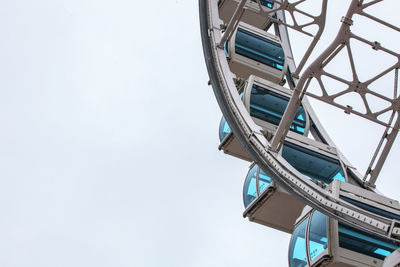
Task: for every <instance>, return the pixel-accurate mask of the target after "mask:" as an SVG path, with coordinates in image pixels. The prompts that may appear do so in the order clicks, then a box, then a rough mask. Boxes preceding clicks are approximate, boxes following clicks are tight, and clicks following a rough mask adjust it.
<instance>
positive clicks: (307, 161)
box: [282, 141, 346, 184]
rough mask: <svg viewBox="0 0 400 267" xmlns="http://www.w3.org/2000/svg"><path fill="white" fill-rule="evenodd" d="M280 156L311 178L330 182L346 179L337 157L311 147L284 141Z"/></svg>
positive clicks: (326, 182)
mask: <svg viewBox="0 0 400 267" xmlns="http://www.w3.org/2000/svg"><path fill="white" fill-rule="evenodd" d="M282 157H283V158H284V159H286V160H287V162H289V163H290V165H292V166H293V167H294V168H296V169H297V170H298V171H299V172H301V173H302V174H304V175H306V176H308V177H310V178H311V179H313V180H318V181H320V182H323V183H325V184H330V183H331V182H332V181H333V180H340V181H342V182H345V181H346V178H345V174H344V170H343V168H342V166H341V164H340V161H339V160H338V159H335V158H332V157H329V156H326V155H324V154H321V153H318V152H316V151H313V150H311V149H308V148H305V147H302V146H299V145H296V144H293V143H290V142H287V141H285V142H284V145H283V148H282Z"/></svg>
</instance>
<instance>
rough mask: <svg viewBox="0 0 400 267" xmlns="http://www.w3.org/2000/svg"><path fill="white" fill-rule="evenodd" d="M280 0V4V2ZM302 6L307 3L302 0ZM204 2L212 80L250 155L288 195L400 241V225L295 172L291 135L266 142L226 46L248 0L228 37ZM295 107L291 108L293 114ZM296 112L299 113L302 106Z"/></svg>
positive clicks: (211, 0)
mask: <svg viewBox="0 0 400 267" xmlns="http://www.w3.org/2000/svg"><path fill="white" fill-rule="evenodd" d="M303 1H304V0H303ZM274 2H278V1H276V0H274ZM285 2H287V1H283V2H282V3H285ZM298 2H302V0H300V1H298ZM323 3H325V1H323ZM199 4H200V26H201V35H202V42H203V50H204V54H205V60H206V64H207V68H208V72H209V76H210V81H211V84H212V85H213V89H214V92H215V95H216V97H217V100H218V102H219V104H220V107H221V109H222V112H223V114H224V116H225V118H226V120H227V121H228V123H229V125H230V126H231V129H232V131H233V132H234V134H235V137H236V138H238V140H239V142H240V144H241V145H242V146H243V147H244V148H245V149H246V151H247V152H248V153H249V156H251V158H252V159H253V160H254V161H255V162H256V163H257V164H258V165H259V166H260V167H261V168H262V169H263V170H264V171H265V172H266V173H267V175H269V176H270V177H272V179H274V180H275V182H277V183H279V184H280V185H282V186H283V187H284V189H285V190H286V191H288V192H289V193H291V194H294V195H296V196H297V197H299V198H300V199H302V200H303V201H305V202H306V203H307V204H309V205H311V206H312V207H314V208H316V209H318V210H320V211H322V212H323V213H325V214H327V215H328V216H330V217H332V218H335V219H337V220H340V221H342V222H345V223H347V224H350V225H352V226H353V227H355V228H358V229H361V230H363V231H367V232H371V233H374V234H376V235H379V236H383V237H388V238H391V239H393V240H397V241H400V224H399V222H396V221H395V220H391V219H387V218H382V217H381V216H377V215H374V214H371V213H370V212H368V211H365V210H363V209H361V208H358V207H355V206H353V205H351V204H349V203H347V202H346V201H343V200H341V199H338V198H337V197H335V196H334V195H332V193H330V192H329V191H327V190H325V189H323V188H321V187H320V186H318V185H316V184H314V183H313V182H311V181H309V180H308V179H305V177H303V176H302V175H299V174H298V173H296V172H292V170H291V168H290V166H288V164H287V162H286V161H285V160H284V159H283V158H282V157H281V156H280V155H279V154H278V153H276V152H275V151H276V147H277V144H279V143H280V142H281V141H283V139H284V138H282V139H280V138H281V137H282V136H286V133H285V134H283V133H282V132H279V129H278V134H277V135H278V136H277V137H275V142H273V143H272V144H271V143H270V142H269V141H268V140H267V139H266V138H265V136H264V135H263V132H262V128H261V127H260V126H258V125H256V124H255V123H254V122H253V120H252V119H251V117H250V115H249V114H248V112H247V111H246V108H245V106H244V104H243V103H242V101H241V100H240V97H239V94H238V92H237V89H236V86H235V83H234V79H233V78H234V76H233V75H232V73H231V72H230V70H229V66H228V62H227V60H226V57H225V52H224V51H223V47H222V48H221V43H222V44H223V43H224V39H225V40H226V38H228V37H229V36H230V34H231V33H232V29H234V26H235V25H237V23H238V22H239V21H238V20H239V19H240V15H239V16H235V15H237V14H240V9H243V6H244V4H245V1H244V0H242V1H241V2H240V4H239V5H238V9H237V10H236V12H235V14H234V16H233V18H232V20H231V21H230V23H229V24H228V26H227V29H226V31H225V33H224V35H222V32H221V29H220V22H221V20H220V19H219V16H218V6H217V2H216V1H215V0H200V1H199ZM358 4H359V1H356V0H353V1H352V3H351V5H350V8H349V9H350V10H351V9H354V8H357V6H358ZM282 14H283V11H277V18H282V19H284V15H282ZM346 17H347V16H346ZM317 24H318V25H319V26H321V25H323V24H324V22H321V21H318V23H317ZM281 26H282V27H281ZM283 26H284V24H283V23H282V24H280V26H279V28H280V31H279V32H280V36H281V38H282V40H283V44H284V46H285V47H286V48H287V47H290V43H289V40H288V39H287V38H286V37H285V36H284V35H285V34H286V33H285V29H282V30H281V28H285V27H283ZM231 28H232V29H231ZM320 29H321V28H320ZM317 39H318V38H317ZM317 39H315V40H317ZM292 73H294V72H292ZM309 74H310V70H309V69H307V70H306V71H305V74H303V75H302V78H300V81H299V83H298V84H297V87H296V90H295V93H296V94H297V95H296V96H295V97H293V96H292V98H291V101H290V103H292V105H291V104H290V103H289V107H291V108H293V107H295V106H296V105H297V104H299V103H300V102H299V103H297V101H299V95H300V92H299V91H300V89H299V88H303V85H304V82H305V80H306V77H308V76H307V75H309ZM303 77H304V78H303ZM302 80H303V81H302ZM289 107H288V110H290V108H289ZM294 110H297V108H296V109H294ZM308 110H309V112H310V114H312V116H315V113H313V111H312V109H308ZM288 114H289V113H288V112H286V113H285V116H286V117H285V116H284V119H283V120H282V121H285V122H287V123H288V124H289V126H290V124H291V121H292V120H293V118H292V119H291V118H290V117H288V116H287V115H288ZM312 119H313V121H314V123H315V122H316V121H317V118H316V117H315V118H314V117H312ZM314 119H315V120H314ZM319 126H320V125H318V127H319ZM279 128H281V127H279ZM318 130H319V132H320V133H321V134H322V135H323V137H324V139H325V140H326V141H328V142H331V140H330V139H329V137H328V136H327V135H326V133H325V132H324V130H323V128H322V127H321V128H318ZM281 131H282V130H281Z"/></svg>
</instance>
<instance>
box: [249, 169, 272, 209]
mask: <svg viewBox="0 0 400 267" xmlns="http://www.w3.org/2000/svg"><path fill="white" fill-rule="evenodd" d="M257 171H259V173H258V191H259V192H260V194H261V192H262V191H264V190H265V188H267V187H268V185H269V184H270V183H271V178H269V177H268V176H267V175H266V174H265V173H264V171H263V170H262V169H260V168H259V167H258V166H257V165H254V166H253V167H252V168H251V169H250V170H249V172H248V173H247V176H246V180H245V181H244V187H243V203H244V206H245V207H247V206H248V205H249V204H250V203H251V202H252V201H253V200H254V199H256V198H257V196H258V194H257V185H256V184H257Z"/></svg>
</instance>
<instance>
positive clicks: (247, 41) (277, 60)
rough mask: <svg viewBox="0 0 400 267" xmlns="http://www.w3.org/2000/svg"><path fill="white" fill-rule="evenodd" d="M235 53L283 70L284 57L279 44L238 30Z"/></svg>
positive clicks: (240, 29)
mask: <svg viewBox="0 0 400 267" xmlns="http://www.w3.org/2000/svg"><path fill="white" fill-rule="evenodd" d="M235 52H236V53H237V54H239V55H242V56H244V57H247V58H250V59H252V60H255V61H257V62H260V63H262V64H265V65H268V66H270V67H273V68H275V69H278V70H283V65H284V63H285V55H284V53H283V49H282V47H281V45H280V44H278V43H276V42H273V41H271V40H268V39H267V38H265V37H262V36H259V35H257V34H255V33H252V32H249V31H247V30H244V29H242V28H238V30H237V33H236V43H235Z"/></svg>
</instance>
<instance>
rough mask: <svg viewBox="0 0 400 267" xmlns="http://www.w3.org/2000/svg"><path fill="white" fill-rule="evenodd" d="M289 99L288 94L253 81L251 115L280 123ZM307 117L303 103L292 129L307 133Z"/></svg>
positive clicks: (276, 123)
mask: <svg viewBox="0 0 400 267" xmlns="http://www.w3.org/2000/svg"><path fill="white" fill-rule="evenodd" d="M289 100H290V98H289V97H288V96H285V95H283V94H281V93H277V92H274V91H272V90H269V89H267V88H264V87H262V86H260V85H257V84H255V83H253V85H252V88H251V93H250V116H252V117H254V118H257V119H260V120H262V121H265V122H269V123H272V124H274V125H279V123H280V121H281V119H282V117H283V114H284V113H285V110H286V107H287V105H288V103H289ZM248 109H249V108H248ZM306 118H307V116H306V112H305V110H304V108H303V106H302V105H301V106H300V107H299V108H298V110H297V112H296V115H295V118H294V120H293V122H292V125H291V126H290V130H291V131H294V132H296V133H299V134H305V130H306V125H307V121H306Z"/></svg>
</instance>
